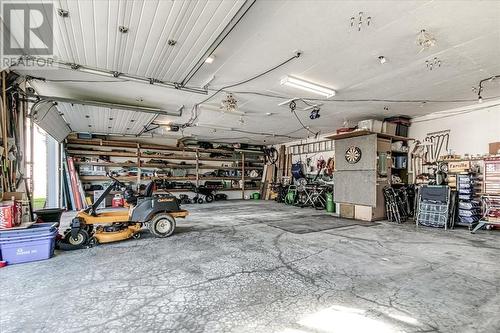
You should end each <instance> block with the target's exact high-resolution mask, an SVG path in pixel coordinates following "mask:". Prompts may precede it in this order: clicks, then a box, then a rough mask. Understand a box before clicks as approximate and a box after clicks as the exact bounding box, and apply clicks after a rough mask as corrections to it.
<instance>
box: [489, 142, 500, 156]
mask: <svg viewBox="0 0 500 333" xmlns="http://www.w3.org/2000/svg"><path fill="white" fill-rule="evenodd" d="M490 154H492V155H496V154H500V142H492V143H490Z"/></svg>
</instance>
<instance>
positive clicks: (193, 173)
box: [66, 138, 265, 198]
mask: <svg viewBox="0 0 500 333" xmlns="http://www.w3.org/2000/svg"><path fill="white" fill-rule="evenodd" d="M66 153H67V155H68V156H72V157H73V158H74V161H75V162H74V163H75V165H76V166H77V167H78V168H79V169H80V168H81V167H83V166H85V167H104V168H105V169H106V172H109V171H113V170H117V169H119V168H134V169H135V170H137V175H135V174H134V175H128V176H118V177H116V178H117V179H118V180H121V181H123V182H128V183H133V184H135V185H136V186H137V187H138V186H139V185H140V184H141V183H142V182H143V181H151V180H165V181H186V182H191V183H193V184H195V185H196V186H199V185H202V184H203V183H204V182H205V181H219V180H220V181H231V182H233V181H241V183H242V184H243V188H240V187H237V188H236V187H233V188H222V189H219V190H218V191H222V192H224V191H241V196H242V198H244V197H245V191H250V190H251V191H253V190H259V189H260V188H259V186H257V187H251V188H245V181H249V180H250V181H258V182H259V183H260V181H261V177H260V176H259V177H249V175H247V174H245V173H246V171H248V170H258V171H262V170H263V169H264V164H265V163H264V155H263V153H262V152H260V151H248V150H226V149H202V148H191V147H187V148H179V147H172V146H163V145H152V144H140V143H136V142H130V141H110V140H97V139H93V140H83V139H74V138H73V139H71V138H70V139H68V140H67V142H66ZM214 154H216V155H219V156H217V157H214V156H213V155H214ZM100 156H102V157H104V156H105V158H102V159H101V158H99V157H100ZM105 159H108V160H109V161H106V160H105ZM160 161H164V162H165V163H159V162H160ZM150 169H170V170H176V169H177V170H185V171H186V173H187V175H186V176H151V173H150V172H149V171H148V170H150ZM208 170H214V171H215V170H229V171H230V170H235V171H239V174H240V175H241V176H223V177H217V176H205V175H204V173H205V171H208ZM145 171H146V172H145ZM145 174H146V175H145ZM80 180H81V181H82V182H86V183H88V182H91V183H99V182H107V181H109V178H108V177H107V176H104V175H82V174H80ZM166 191H169V192H188V191H189V190H188V189H182V188H176V189H169V190H166Z"/></svg>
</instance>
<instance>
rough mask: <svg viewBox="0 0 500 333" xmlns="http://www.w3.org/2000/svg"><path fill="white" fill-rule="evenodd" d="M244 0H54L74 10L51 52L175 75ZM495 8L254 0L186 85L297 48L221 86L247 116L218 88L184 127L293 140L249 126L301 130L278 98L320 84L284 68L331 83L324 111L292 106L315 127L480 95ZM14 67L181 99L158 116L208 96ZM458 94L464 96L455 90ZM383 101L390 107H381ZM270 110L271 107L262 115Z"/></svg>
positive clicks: (498, 23) (498, 4)
mask: <svg viewBox="0 0 500 333" xmlns="http://www.w3.org/2000/svg"><path fill="white" fill-rule="evenodd" d="M242 4H243V1H238V2H233V1H208V2H207V1H92V2H90V1H88V2H87V1H78V2H74V1H60V6H62V7H63V8H66V9H68V10H69V11H70V17H69V18H66V19H63V18H61V17H59V16H55V20H56V21H57V22H58V23H57V26H58V27H59V29H60V31H59V32H58V33H56V40H57V44H56V53H57V55H58V56H59V57H60V58H61V59H62V60H64V61H68V62H75V63H80V64H83V65H88V66H92V67H98V68H103V69H108V70H117V71H119V72H123V73H128V74H135V75H140V76H146V77H155V78H159V79H162V80H169V81H181V80H182V79H183V78H184V77H185V75H186V74H187V73H188V72H189V70H190V69H191V68H192V67H193V66H194V64H195V63H196V61H197V60H198V59H199V58H200V57H201V56H202V55H203V54H204V53H205V51H206V50H207V48H208V46H209V45H210V44H211V43H212V41H213V40H214V39H215V38H216V36H217V35H218V34H219V33H220V32H221V31H222V29H224V27H225V26H226V24H227V23H228V22H229V21H230V20H231V18H232V17H233V16H234V15H235V13H236V12H237V10H238V9H239V8H240V7H241V6H242ZM55 7H57V5H56V6H55ZM360 11H362V12H364V13H365V16H371V17H372V20H371V25H370V27H366V26H364V27H363V28H362V30H361V31H360V32H358V31H357V29H351V27H350V17H351V16H355V15H357V13H358V12H360ZM499 17H500V1H259V0H257V2H256V3H255V4H254V5H253V6H252V7H251V8H250V10H249V11H248V12H247V14H246V15H245V16H244V17H243V19H242V20H241V21H240V22H239V23H238V24H237V26H236V27H235V28H234V29H233V30H232V31H231V33H230V34H229V36H228V37H227V38H226V39H225V40H224V41H223V42H222V43H221V44H220V45H219V47H218V48H217V49H216V50H215V52H214V54H215V56H216V58H215V61H214V62H213V63H212V64H204V65H203V66H202V67H201V69H200V70H199V71H198V72H197V73H196V75H195V76H194V77H193V78H192V79H191V80H190V81H189V82H188V85H190V86H195V87H201V86H203V85H204V83H206V82H207V81H208V80H209V79H210V78H211V77H212V76H215V78H214V80H213V81H212V82H211V84H210V89H214V90H215V89H218V88H220V87H223V86H225V85H228V84H232V83H235V82H239V81H242V80H244V79H247V78H249V77H252V76H253V75H255V74H258V73H261V72H263V71H265V70H267V69H269V68H271V67H273V66H275V65H276V64H278V63H280V62H282V61H283V60H285V59H287V58H289V57H291V56H292V55H293V52H294V51H295V50H301V51H302V52H303V54H302V56H301V57H300V58H298V59H295V60H292V61H291V62H290V63H288V64H286V65H285V66H283V67H281V68H279V69H277V70H275V71H273V72H271V73H269V74H267V75H265V76H263V77H260V78H258V79H256V80H254V81H251V82H249V83H246V84H244V85H240V86H237V87H234V88H231V89H229V90H231V91H233V92H235V93H234V95H235V97H236V99H237V100H238V106H239V110H240V111H243V112H245V116H244V117H243V118H244V124H240V122H239V118H240V116H239V115H229V114H227V113H226V114H222V113H220V112H218V111H217V109H218V107H219V105H220V102H221V100H222V99H223V98H224V94H223V93H219V94H218V95H216V96H215V97H213V98H212V99H210V100H209V101H208V102H207V103H205V104H203V105H201V106H200V109H201V110H202V111H201V114H200V116H199V119H198V120H197V122H198V123H199V124H200V125H202V126H199V127H192V128H188V129H186V130H185V131H184V133H183V134H184V135H190V134H192V135H195V136H197V137H200V138H212V139H227V140H229V141H233V142H234V141H254V142H263V141H264V140H266V142H283V141H288V140H290V139H287V138H284V137H279V136H277V137H272V136H264V135H259V134H251V133H246V132H259V133H275V134H288V133H291V132H293V133H292V134H290V136H293V137H305V136H307V132H306V131H305V130H298V129H300V127H301V126H300V125H299V123H298V122H297V120H296V119H295V118H294V117H293V115H292V114H291V113H290V112H289V110H288V109H287V108H286V107H280V106H278V103H280V102H282V101H284V100H286V99H287V98H291V97H306V98H317V97H318V96H314V95H311V94H307V93H304V92H301V91H299V90H296V89H293V88H288V87H284V86H281V85H280V83H279V82H280V79H281V78H282V77H283V76H285V75H294V76H298V77H302V78H304V79H307V80H309V81H313V82H317V83H319V84H321V85H324V86H328V87H331V88H334V89H336V90H337V95H336V96H335V97H332V98H330V99H329V100H328V101H322V103H323V105H322V106H321V112H320V114H321V118H319V119H317V120H310V119H309V113H308V112H299V117H300V118H301V120H302V121H303V122H304V123H305V124H306V125H308V126H310V127H311V128H312V129H313V130H314V131H316V130H320V131H322V132H323V133H326V132H332V131H334V130H335V128H337V127H339V126H341V125H342V123H343V122H344V121H346V120H348V121H351V122H355V121H357V120H360V119H363V118H371V117H376V118H383V117H385V116H389V115H399V114H405V115H410V116H418V115H424V114H428V113H431V112H436V111H441V110H445V109H451V108H455V107H459V106H463V105H470V104H472V103H475V102H474V100H475V99H476V98H477V94H475V93H473V92H472V91H471V88H472V86H477V84H478V82H479V80H481V79H484V78H487V77H489V76H491V75H496V74H500V62H499V61H498V59H500V19H499ZM119 25H126V26H129V28H130V31H129V33H127V34H125V35H123V34H120V33H118V26H119ZM65 29H66V30H65ZM421 29H426V30H427V31H428V32H430V33H432V34H433V35H434V36H435V38H436V40H437V45H436V46H434V47H432V48H430V49H428V50H424V51H421V50H420V48H419V46H417V44H416V37H417V34H418V32H419V31H420V30H421ZM56 32H57V29H56ZM171 38H174V39H176V40H177V42H178V44H176V45H175V46H174V47H168V45H167V44H166V40H168V39H171ZM380 55H383V56H385V57H386V58H387V60H388V61H387V63H385V64H383V65H382V64H380V63H379V62H378V56H380ZM434 57H438V58H439V59H440V60H441V62H442V65H441V67H440V68H437V69H435V70H433V71H429V70H427V69H426V66H425V60H427V59H432V58H434ZM16 70H17V71H19V72H20V73H23V74H31V75H35V76H43V77H46V78H47V79H51V80H53V81H47V82H44V83H42V82H40V81H34V82H33V86H34V87H35V88H36V89H37V91H38V92H39V93H40V94H43V95H56V96H64V97H71V98H81V99H92V100H100V101H107V102H115V103H121V104H135V105H144V106H151V107H158V108H162V109H166V110H171V111H174V110H176V109H177V108H178V107H179V106H180V105H184V106H185V113H184V116H183V117H181V118H176V117H170V118H165V117H164V116H162V117H159V119H158V120H159V121H167V120H170V121H172V122H175V123H183V122H185V121H187V119H188V118H189V116H190V112H189V111H190V110H191V109H192V107H193V105H194V104H195V103H199V102H201V101H202V100H204V99H205V98H206V97H207V96H206V95H200V94H195V93H189V92H184V91H179V90H174V89H169V88H162V87H156V86H151V85H147V84H141V83H137V82H123V81H120V80H114V79H112V78H105V77H101V76H96V75H91V74H85V73H78V72H76V71H72V70H67V69H66V70H63V69H60V70H53V69H51V70H47V71H34V70H32V69H26V68H17V69H16ZM68 80H71V82H68ZM75 81H76V82H75ZM77 81H92V82H77ZM95 81H98V82H95ZM110 81H111V82H110ZM499 81H500V80H497V81H493V82H491V83H489V82H488V83H486V84H485V90H484V92H483V94H482V95H483V97H484V98H485V99H487V98H490V97H496V96H500V84H499V83H500V82H499ZM255 93H258V94H270V95H278V96H280V97H281V98H276V97H269V96H262V95H257V94H255ZM320 98H321V97H320ZM360 99H362V100H368V99H391V100H429V102H427V103H425V105H423V104H422V103H420V102H414V103H395V102H372V101H357V100H360ZM137 100H143V101H142V102H138V101H137ZM454 100H458V101H462V102H451V101H454ZM433 101H434V102H433ZM384 106H388V108H389V110H388V111H386V110H384ZM85 111H87V112H91V110H85ZM85 111H84V110H81V111H78V112H82V113H85ZM268 112H270V113H272V115H271V116H266V113H268ZM82 120H83V121H85V118H84V119H82ZM208 127H216V128H218V129H215V130H214V129H213V128H212V129H211V128H208ZM224 128H226V130H224ZM229 128H233V129H238V130H239V131H238V132H236V131H230V130H229ZM103 129H104V130H106V129H107V127H106V128H103ZM117 130H118V128H116V129H115V128H113V129H112V130H110V132H113V133H116V132H117ZM120 130H122V129H120ZM243 132H245V133H243ZM162 133H163V134H165V133H164V132H162ZM159 134H160V133H159ZM167 134H168V133H167ZM171 135H173V136H176V137H179V136H180V135H182V134H181V133H177V134H171Z"/></svg>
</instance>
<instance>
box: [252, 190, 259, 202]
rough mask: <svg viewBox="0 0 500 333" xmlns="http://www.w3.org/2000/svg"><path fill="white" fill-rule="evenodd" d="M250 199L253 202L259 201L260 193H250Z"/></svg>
mask: <svg viewBox="0 0 500 333" xmlns="http://www.w3.org/2000/svg"><path fill="white" fill-rule="evenodd" d="M252 199H253V200H259V199H260V193H259V192H255V193H252Z"/></svg>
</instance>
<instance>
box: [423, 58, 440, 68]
mask: <svg viewBox="0 0 500 333" xmlns="http://www.w3.org/2000/svg"><path fill="white" fill-rule="evenodd" d="M425 66H426V67H427V69H428V70H430V71H432V69H433V68H436V67H441V60H439V59H438V58H437V57H434V59H431V60H426V61H425Z"/></svg>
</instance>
